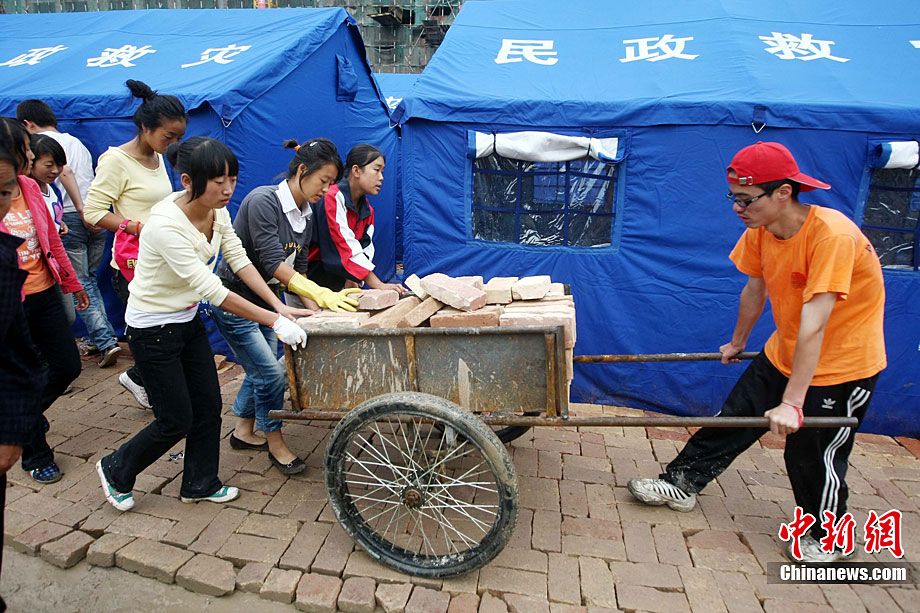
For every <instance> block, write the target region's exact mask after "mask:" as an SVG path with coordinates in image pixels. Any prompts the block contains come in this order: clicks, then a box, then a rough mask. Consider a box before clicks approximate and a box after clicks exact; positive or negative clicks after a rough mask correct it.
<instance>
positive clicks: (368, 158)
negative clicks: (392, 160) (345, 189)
mask: <svg viewBox="0 0 920 613" xmlns="http://www.w3.org/2000/svg"><path fill="white" fill-rule="evenodd" d="M378 158H382V159H383V161H384V163H386V161H387V158H386V156H385V155H383V153H381V152H380V149H378V148H377V147H375V146H373V145H368V144H367V143H361V144H360V145H355V146H354V147H352V148H351V151H349V152H348V157H346V158H345V171H346V172H347V173H348V174H351V169H352V168H354V167H355V166H357V167H358V168H364V167H365V166H367V165H368V164H370V163H371V162H373V161H375V160H377V159H378Z"/></svg>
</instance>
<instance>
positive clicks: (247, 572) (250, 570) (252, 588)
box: [236, 562, 273, 592]
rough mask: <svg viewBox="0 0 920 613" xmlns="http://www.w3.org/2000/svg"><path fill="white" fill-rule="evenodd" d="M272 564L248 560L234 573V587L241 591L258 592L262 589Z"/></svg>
mask: <svg viewBox="0 0 920 613" xmlns="http://www.w3.org/2000/svg"><path fill="white" fill-rule="evenodd" d="M272 568H273V567H272V565H271V564H267V563H265V562H250V563H249V564H247V565H246V566H244V567H243V568H242V570H240V572H239V573H237V575H236V589H238V590H240V591H241V592H258V591H259V590H260V589H262V584H263V583H265V579H266V577H268V573H269V571H271V570H272Z"/></svg>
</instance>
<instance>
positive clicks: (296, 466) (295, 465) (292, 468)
mask: <svg viewBox="0 0 920 613" xmlns="http://www.w3.org/2000/svg"><path fill="white" fill-rule="evenodd" d="M268 457H269V459H270V460H271V461H272V464H274V466H275V468H277V469H278V470H280V471H281V474H282V475H296V474H297V473H302V472H303V471H304V470H306V468H307V463H306V462H304V461H303V460H301V459H300V458H294V459H293V460H291V462H290V463H288V464H282V463H281V462H279V461H278V458H276V457H275V456H274V455H272V452H271V451H269V452H268Z"/></svg>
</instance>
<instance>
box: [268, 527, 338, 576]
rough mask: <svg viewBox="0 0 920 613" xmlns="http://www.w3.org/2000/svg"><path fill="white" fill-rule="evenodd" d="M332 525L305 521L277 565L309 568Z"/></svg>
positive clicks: (305, 569)
mask: <svg viewBox="0 0 920 613" xmlns="http://www.w3.org/2000/svg"><path fill="white" fill-rule="evenodd" d="M331 527H332V526H331V525H330V524H325V523H322V522H307V523H305V524H304V525H303V526H301V528H300V532H298V533H297V536H295V537H294V540H293V541H291V545H290V547H288V549H287V551H285V552H284V555H283V556H281V561H280V562H279V563H278V566H279V567H281V568H288V569H296V570H302V571H304V572H306V571H309V570H310V565H311V564H313V560H314V559H315V558H316V554H317V553H318V552H319V549H320V547H322V546H323V541H325V540H326V535H327V534H329V530H330V528H331Z"/></svg>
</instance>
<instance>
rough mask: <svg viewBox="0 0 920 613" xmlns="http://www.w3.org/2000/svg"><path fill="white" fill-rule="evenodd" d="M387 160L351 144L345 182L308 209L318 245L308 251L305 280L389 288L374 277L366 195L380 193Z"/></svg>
mask: <svg viewBox="0 0 920 613" xmlns="http://www.w3.org/2000/svg"><path fill="white" fill-rule="evenodd" d="M384 166H386V158H384V156H383V154H382V153H381V152H380V151H379V150H378V149H377V148H376V147H373V146H371V145H365V144H362V145H356V146H355V147H354V148H352V150H351V151H349V152H348V157H347V158H345V178H343V179H342V180H341V181H340V182H339V183H338V184H336V185H332V186H331V187H330V188H329V191H327V192H326V195H325V196H324V197H323V199H322V200H320V201H319V202H317V203H316V204H315V205H313V210H314V217H315V218H316V231H317V239H316V240H317V243H318V244H316V245H314V246H313V247H311V248H310V264H309V268H308V270H307V276H308V277H309V278H310V279H312V280H314V281H316V282H317V283H319V284H320V285H322V286H325V287H328V288H329V289H332V290H335V291H338V290H341V289H342V288H343V287H345V288H347V287H360V286H361V284H362V283H363V284H364V286H365V287H369V288H372V289H392V290H396V291H397V292H399V294H400V295H402V294H405V293H406V292H407V291H408V290H406V288H404V287H403V286H402V285H399V284H397V283H384V282H383V281H381V280H380V278H379V277H377V275H376V274H375V273H374V240H373V239H374V208H373V207H372V206H371V204H370V202H368V200H367V196H369V195H370V196H376V195H377V194H379V193H380V186H381V184H382V183H383V168H384Z"/></svg>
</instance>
